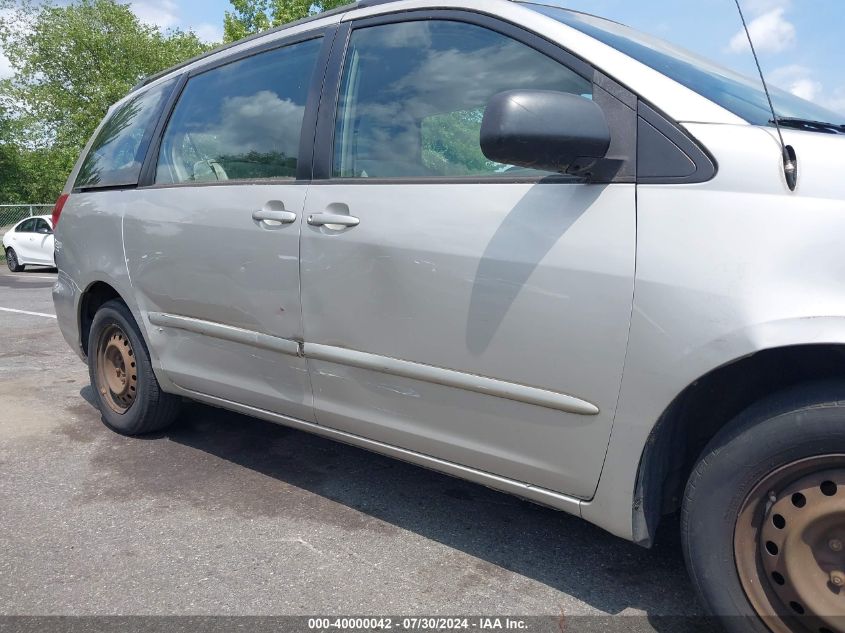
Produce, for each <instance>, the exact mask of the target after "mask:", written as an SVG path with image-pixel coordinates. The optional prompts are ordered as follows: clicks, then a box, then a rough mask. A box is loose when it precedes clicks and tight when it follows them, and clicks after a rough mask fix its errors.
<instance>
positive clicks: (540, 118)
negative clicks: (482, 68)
mask: <svg viewBox="0 0 845 633" xmlns="http://www.w3.org/2000/svg"><path fill="white" fill-rule="evenodd" d="M609 148H610V128H608V126H607V120H606V119H605V117H604V113H603V112H602V110H601V108H600V107H599V106H598V105H597V104H595V103H594V102H593V101H591V100H590V99H587V98H585V97H579V96H578V95H573V94H567V93H564V92H553V91H550V90H510V91H507V92H500V93H499V94H497V95H494V96H493V97H491V99H490V101H489V102H488V103H487V108H486V109H485V111H484V118H483V119H482V122H481V151H482V152H484V155H485V156H486V157H487V158H488V159H490V160H492V161H495V162H497V163H503V164H506V165H518V166H520V167H529V168H531V169H539V170H543V171H552V172H558V173H562V174H565V173H570V174H583V173H586V172H588V171H589V170H590V169H591V168H592V167H593V166H594V165H595V164H596V163H597V162H598V161H600V160H601V159H603V158H604V157H605V156H606V155H607V151H608V149H609Z"/></svg>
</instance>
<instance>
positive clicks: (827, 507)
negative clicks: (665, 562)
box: [682, 383, 845, 633]
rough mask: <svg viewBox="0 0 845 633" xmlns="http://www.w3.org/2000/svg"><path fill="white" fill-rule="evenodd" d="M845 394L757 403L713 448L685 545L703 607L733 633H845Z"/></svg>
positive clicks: (812, 390)
mask: <svg viewBox="0 0 845 633" xmlns="http://www.w3.org/2000/svg"><path fill="white" fill-rule="evenodd" d="M840 398H845V386H843V385H842V384H832V383H826V384H824V385H813V386H810V387H803V388H800V389H796V390H792V391H790V392H787V393H784V394H780V395H778V396H775V397H773V398H771V399H769V400H767V401H766V402H762V403H760V404H758V405H755V406H754V407H752V408H751V409H749V410H748V411H746V412H745V413H743V414H742V415H740V416H739V417H738V418H737V419H736V420H735V421H734V422H733V423H732V424H730V425H729V426H728V427H727V428H726V429H724V430H723V431H722V432H721V433H720V434H719V435H718V436H717V437H716V438H715V439H714V440H713V441H712V442H711V444H710V445H709V446H708V448H707V449H705V451H704V454H703V456H702V458H701V460H700V461H699V462H698V464H697V465H696V467H695V469H694V471H693V474H692V476H691V477H690V480H689V483H688V485H687V491H686V496H685V499H684V508H683V516H682V536H683V540H684V554H685V556H686V560H687V566H688V568H689V571H690V575H691V577H692V579H693V584H694V585H695V587H696V589H697V591H698V592H699V595H700V596H701V598H702V600H703V602H704V603H705V604H706V605H707V606H708V607H709V608H710V610H711V611H712V612H714V613H715V614H717V615H721V616H726V617H725V619H724V623H725V625H726V627H727V628H728V629H729V630H731V631H755V630H756V631H772V632H774V633H798V632H800V633H832V632H843V631H845V403H843V402H840Z"/></svg>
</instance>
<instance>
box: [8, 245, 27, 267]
mask: <svg viewBox="0 0 845 633" xmlns="http://www.w3.org/2000/svg"><path fill="white" fill-rule="evenodd" d="M6 265H7V266H8V267H9V270H11V271H12V272H13V273H19V272H21V271H23V269H24V265H23V264H21V263H20V262H19V261H18V254H17V253H16V252H15V249H13V248H12V247H11V246H10V247H9V248H7V249H6Z"/></svg>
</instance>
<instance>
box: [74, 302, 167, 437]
mask: <svg viewBox="0 0 845 633" xmlns="http://www.w3.org/2000/svg"><path fill="white" fill-rule="evenodd" d="M88 371H89V375H90V378H91V387H92V388H93V389H94V393H95V396H96V398H97V403H98V405H99V409H100V412H101V413H102V415H103V421H104V422H105V423H106V424H107V425H108V426H109V427H111V428H112V429H114V430H115V431H117V432H118V433H122V434H124V435H140V434H143V433H151V432H153V431H158V430H161V429H163V428H165V427H167V426H169V425H170V424H171V423H172V422H173V420H174V419H175V418H176V414H177V413H178V409H179V402H180V401H179V398H177V397H176V396H173V395H170V394H166V393H164V392H163V391H162V390H161V387H159V384H158V381H157V380H156V377H155V374H154V373H153V368H152V364H151V363H150V355H149V352H148V351H147V346H146V345H145V343H144V340H143V338H142V337H141V331H140V329H139V328H138V325H137V324H136V323H135V319H134V318H133V317H132V313H131V312H130V311H129V308H127V307H126V304H124V303H123V302H122V301H117V300H114V301H108V302H107V303H104V304H103V306H102V307H101V308H100V309H99V310H97V313H96V314H95V315H94V320H93V322H92V323H91V331H90V333H89V335H88Z"/></svg>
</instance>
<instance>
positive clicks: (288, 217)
mask: <svg viewBox="0 0 845 633" xmlns="http://www.w3.org/2000/svg"><path fill="white" fill-rule="evenodd" d="M252 219H253V220H257V221H258V222H278V223H279V224H291V223H292V222H295V221H296V213H294V212H293V211H273V210H270V209H259V210H258V211H253V213H252Z"/></svg>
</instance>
